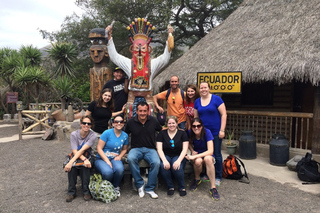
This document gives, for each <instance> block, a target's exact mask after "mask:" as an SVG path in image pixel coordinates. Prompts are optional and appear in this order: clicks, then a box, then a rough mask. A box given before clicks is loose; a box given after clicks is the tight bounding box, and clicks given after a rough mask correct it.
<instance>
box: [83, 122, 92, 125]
mask: <svg viewBox="0 0 320 213" xmlns="http://www.w3.org/2000/svg"><path fill="white" fill-rule="evenodd" d="M82 124H83V125H88V126H91V123H89V122H82Z"/></svg>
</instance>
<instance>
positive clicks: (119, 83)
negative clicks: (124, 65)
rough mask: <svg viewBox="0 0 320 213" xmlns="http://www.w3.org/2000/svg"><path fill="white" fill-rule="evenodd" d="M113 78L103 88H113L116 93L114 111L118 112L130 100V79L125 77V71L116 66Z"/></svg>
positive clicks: (114, 93)
mask: <svg viewBox="0 0 320 213" xmlns="http://www.w3.org/2000/svg"><path fill="white" fill-rule="evenodd" d="M113 77H114V78H113V79H112V80H110V81H108V82H107V83H106V84H105V85H104V86H103V89H102V90H104V89H105V88H109V89H112V91H113V95H114V111H115V112H118V111H121V110H122V107H123V105H125V104H126V103H127V100H128V84H129V80H128V79H127V78H124V72H123V70H122V69H121V68H119V67H116V68H115V70H114V71H113Z"/></svg>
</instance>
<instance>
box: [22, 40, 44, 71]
mask: <svg viewBox="0 0 320 213" xmlns="http://www.w3.org/2000/svg"><path fill="white" fill-rule="evenodd" d="M20 54H21V56H22V57H24V58H25V59H26V60H28V63H29V64H30V65H31V66H33V67H34V66H40V64H41V61H42V59H41V55H42V53H41V51H40V50H39V49H38V48H35V47H33V46H32V45H29V46H23V45H22V46H21V48H20Z"/></svg>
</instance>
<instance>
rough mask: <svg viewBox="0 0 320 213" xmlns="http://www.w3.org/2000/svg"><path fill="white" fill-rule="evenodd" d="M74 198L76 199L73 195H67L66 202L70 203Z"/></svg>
mask: <svg viewBox="0 0 320 213" xmlns="http://www.w3.org/2000/svg"><path fill="white" fill-rule="evenodd" d="M75 197H76V196H74V195H67V198H66V202H71V201H73V199H74V198H75Z"/></svg>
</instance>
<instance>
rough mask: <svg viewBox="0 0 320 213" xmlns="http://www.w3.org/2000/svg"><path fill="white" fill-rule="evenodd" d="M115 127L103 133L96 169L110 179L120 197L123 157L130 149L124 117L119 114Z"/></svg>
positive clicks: (114, 121) (114, 123)
mask: <svg viewBox="0 0 320 213" xmlns="http://www.w3.org/2000/svg"><path fill="white" fill-rule="evenodd" d="M112 125H113V128H112V129H108V130H106V131H104V132H103V133H102V135H101V136H100V139H99V142H98V145H97V151H98V154H97V158H96V160H95V166H96V169H97V170H98V171H99V173H101V175H102V179H104V180H108V181H110V182H111V183H112V184H113V186H114V187H115V191H116V193H117V195H118V197H120V187H119V185H120V182H121V180H122V178H123V175H124V166H123V163H122V161H121V158H122V157H123V156H124V155H125V154H126V152H127V150H128V144H129V139H128V134H127V133H125V132H124V131H122V128H123V126H124V119H123V116H122V115H117V116H116V117H115V118H114V120H113V124H112Z"/></svg>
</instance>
